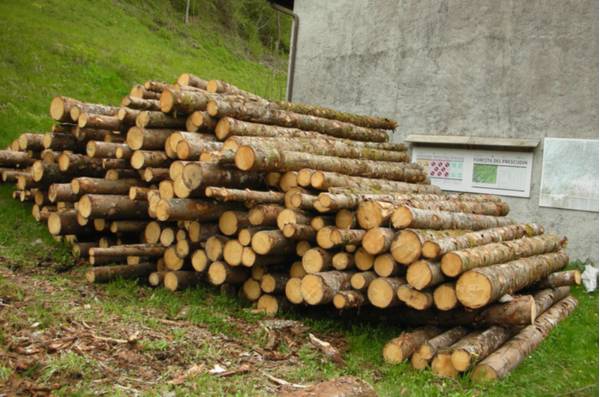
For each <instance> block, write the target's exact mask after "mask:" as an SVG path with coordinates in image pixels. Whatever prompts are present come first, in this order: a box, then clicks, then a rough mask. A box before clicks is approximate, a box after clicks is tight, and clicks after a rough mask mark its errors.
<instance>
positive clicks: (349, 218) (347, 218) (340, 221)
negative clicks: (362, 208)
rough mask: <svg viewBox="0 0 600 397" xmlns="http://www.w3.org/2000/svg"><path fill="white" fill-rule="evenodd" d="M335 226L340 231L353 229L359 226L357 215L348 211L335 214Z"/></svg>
mask: <svg viewBox="0 0 600 397" xmlns="http://www.w3.org/2000/svg"><path fill="white" fill-rule="evenodd" d="M335 226H336V227H337V228H338V229H352V228H354V227H356V226H357V222H356V214H355V213H354V212H352V211H348V210H340V211H338V212H337V214H335Z"/></svg>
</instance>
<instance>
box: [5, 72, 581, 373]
mask: <svg viewBox="0 0 600 397" xmlns="http://www.w3.org/2000/svg"><path fill="white" fill-rule="evenodd" d="M50 115H51V117H52V118H53V119H54V120H55V121H56V123H55V125H54V127H53V129H52V131H51V132H49V133H46V134H35V133H25V134H22V135H21V136H20V137H19V138H18V139H17V140H16V141H15V142H13V144H11V146H10V148H8V149H7V150H4V151H0V167H3V169H2V180H3V181H4V182H7V183H15V184H16V186H17V190H15V192H14V194H13V196H14V197H15V198H16V199H18V200H21V201H32V202H34V205H33V208H32V214H33V216H34V217H35V219H36V220H38V221H40V222H44V223H46V224H47V226H48V230H49V231H50V233H51V234H52V235H53V236H56V238H57V239H64V240H65V241H68V242H69V243H71V244H72V250H73V254H74V256H75V257H77V258H80V260H81V262H83V263H88V264H89V265H91V267H90V270H89V271H88V272H87V279H88V281H89V282H106V281H110V280H113V279H115V278H117V277H121V278H131V279H144V280H147V281H148V283H149V284H150V285H152V286H161V285H162V286H164V287H166V288H168V289H170V290H179V289H183V288H187V287H191V286H194V285H197V284H199V283H210V284H212V285H215V286H222V287H227V288H228V289H230V288H235V289H236V290H237V291H238V292H239V294H240V295H241V296H243V297H244V298H245V299H247V300H249V301H251V302H254V303H255V304H256V307H257V308H258V309H259V310H262V311H265V312H266V313H268V314H275V313H277V312H278V311H279V310H281V309H282V308H284V307H286V306H289V305H304V306H314V305H320V306H332V307H335V308H337V309H340V310H347V311H355V312H356V313H360V312H361V310H364V311H368V310H382V309H385V312H386V313H388V314H390V315H392V316H393V317H394V318H396V319H397V320H399V321H401V322H403V323H405V324H408V325H412V326H418V325H426V326H427V327H425V328H418V329H417V330H415V331H412V332H407V333H404V334H402V335H401V336H400V337H398V338H396V339H394V340H392V341H390V343H389V344H388V345H386V347H385V349H384V358H385V359H386V361H388V362H392V363H395V362H400V361H403V360H406V359H411V362H412V364H413V366H414V367H415V368H425V367H428V366H429V365H431V367H432V369H433V371H434V372H435V373H437V374H440V375H446V376H453V375H456V374H458V373H459V372H464V371H467V370H469V369H471V368H473V367H474V368H475V370H474V371H472V374H473V376H474V377H475V378H477V379H487V378H498V377H501V376H504V375H505V374H506V373H507V372H508V371H510V369H512V368H513V367H514V366H516V365H517V364H518V362H519V361H520V360H522V359H523V357H525V356H526V354H528V352H530V351H531V350H532V349H533V348H535V346H536V345H537V344H538V343H539V341H540V340H541V339H543V338H544V337H545V336H546V335H547V333H548V332H549V330H550V329H551V328H552V327H553V326H554V324H556V322H557V321H559V320H560V319H562V318H564V317H565V316H566V315H568V314H569V313H570V311H571V310H572V309H573V307H574V305H575V301H574V299H573V298H572V297H569V287H568V286H569V285H572V284H577V283H579V274H578V273H577V272H574V271H567V272H565V271H561V270H563V268H564V267H565V266H566V265H567V263H568V257H567V255H566V254H565V253H564V251H563V248H564V245H565V243H566V238H564V237H562V236H558V235H554V234H545V233H544V230H543V227H542V226H540V225H538V224H533V223H530V224H521V223H516V222H515V221H513V220H512V219H510V218H509V217H507V215H508V212H509V208H508V205H507V204H506V203H505V202H504V201H503V200H501V199H500V198H499V197H496V196H491V195H474V194H455V193H444V192H442V191H441V190H440V189H439V188H438V187H436V186H434V185H431V184H430V182H429V180H428V178H427V175H426V173H425V172H424V170H423V169H422V168H421V167H420V166H418V165H417V164H414V163H410V161H409V156H408V154H407V151H406V147H405V146H404V145H403V144H400V143H391V142H389V141H388V132H387V130H391V129H393V128H395V126H396V124H395V123H394V122H393V121H391V120H388V119H383V118H378V117H371V116H359V115H354V114H349V113H341V112H337V111H334V110H331V109H327V108H321V107H317V106H308V105H301V104H295V103H287V102H272V101H268V100H266V99H264V98H261V97H259V96H256V95H254V94H252V93H249V92H246V91H243V90H241V89H239V88H237V87H235V86H232V85H230V84H227V83H225V82H222V81H217V80H212V81H206V80H203V79H201V78H198V77H197V76H194V75H191V74H184V75H182V76H180V78H179V79H178V80H177V83H175V84H167V83H163V82H158V81H147V82H146V83H144V84H143V85H137V86H135V87H133V88H132V90H131V91H130V93H129V95H128V96H126V97H125V98H123V100H122V102H121V105H120V106H108V105H100V104H92V103H86V102H82V101H79V100H76V99H72V98H67V97H56V98H54V99H53V100H52V102H51V105H50ZM507 300H509V301H508V302H507ZM502 349H504V350H502ZM502 351H506V354H504V353H502ZM498 354H500V355H502V357H504V356H510V360H511V361H510V363H506V362H501V360H500V359H499V358H498V357H499V356H498ZM486 357H487V358H486Z"/></svg>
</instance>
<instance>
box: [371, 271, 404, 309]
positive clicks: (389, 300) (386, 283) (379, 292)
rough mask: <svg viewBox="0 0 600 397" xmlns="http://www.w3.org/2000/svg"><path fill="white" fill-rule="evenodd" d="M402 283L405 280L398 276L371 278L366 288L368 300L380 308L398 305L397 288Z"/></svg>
mask: <svg viewBox="0 0 600 397" xmlns="http://www.w3.org/2000/svg"><path fill="white" fill-rule="evenodd" d="M404 284H406V280H405V279H403V278H399V277H379V278H377V279H375V280H373V281H372V282H371V283H370V284H369V288H368V290H367V296H368V298H369V302H371V304H372V305H373V306H375V307H378V308H380V309H384V308H386V307H390V306H395V305H398V304H399V303H400V300H399V299H398V293H397V292H398V288H400V286H401V285H404Z"/></svg>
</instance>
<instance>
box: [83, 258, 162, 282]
mask: <svg viewBox="0 0 600 397" xmlns="http://www.w3.org/2000/svg"><path fill="white" fill-rule="evenodd" d="M155 270H156V265H155V264H154V263H140V264H139V265H117V266H99V267H93V268H91V269H90V270H88V271H87V272H86V273H85V278H86V280H87V281H88V283H108V282H109V281H112V280H115V279H117V278H123V279H138V278H143V277H148V275H149V274H150V273H152V272H153V271H155Z"/></svg>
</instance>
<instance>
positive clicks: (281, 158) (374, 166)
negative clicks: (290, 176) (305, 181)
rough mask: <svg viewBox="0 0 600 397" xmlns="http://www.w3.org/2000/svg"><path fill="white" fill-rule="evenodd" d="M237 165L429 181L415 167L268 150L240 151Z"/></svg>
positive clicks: (255, 169) (253, 169)
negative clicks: (308, 169) (306, 169)
mask: <svg viewBox="0 0 600 397" xmlns="http://www.w3.org/2000/svg"><path fill="white" fill-rule="evenodd" d="M235 164H236V166H237V167H238V168H239V169H240V170H243V171H251V170H252V171H294V170H301V169H303V168H313V169H316V170H321V171H329V172H342V173H345V174H347V175H354V176H361V177H370V178H385V179H390V180H394V181H405V182H422V181H425V179H426V175H425V173H424V171H423V169H422V168H421V167H420V166H419V165H417V164H414V163H394V162H390V161H374V160H360V159H348V158H341V157H334V156H322V155H316V154H308V153H303V152H295V151H287V150H277V149H274V148H268V147H260V148H259V147H251V146H242V147H240V148H239V149H238V151H237V153H236V155H235Z"/></svg>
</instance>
